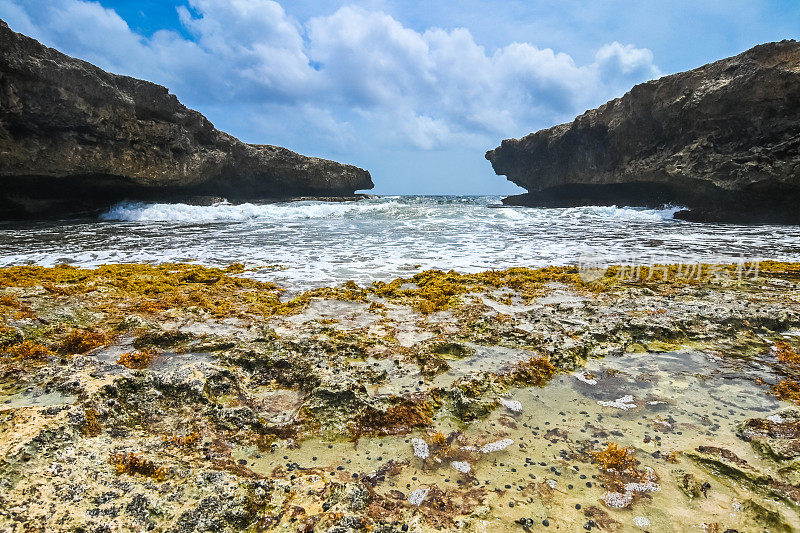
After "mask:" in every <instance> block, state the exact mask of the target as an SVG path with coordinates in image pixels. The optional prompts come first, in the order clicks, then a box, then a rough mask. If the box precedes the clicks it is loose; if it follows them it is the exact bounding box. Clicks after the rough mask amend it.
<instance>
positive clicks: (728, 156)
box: [486, 41, 800, 223]
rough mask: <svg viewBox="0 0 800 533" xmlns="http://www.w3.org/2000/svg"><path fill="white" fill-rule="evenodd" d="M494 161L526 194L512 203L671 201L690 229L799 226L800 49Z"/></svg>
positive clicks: (520, 146) (616, 104) (536, 136)
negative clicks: (697, 223)
mask: <svg viewBox="0 0 800 533" xmlns="http://www.w3.org/2000/svg"><path fill="white" fill-rule="evenodd" d="M486 158H487V159H488V160H489V161H491V163H492V166H493V167H494V170H495V172H496V173H497V174H501V175H506V176H508V179H509V180H511V181H512V182H514V183H516V184H518V185H520V186H522V187H524V188H526V189H527V190H528V191H529V192H528V193H527V194H522V195H518V196H512V197H509V198H506V199H505V200H504V201H505V203H507V204H512V205H530V206H576V205H610V204H617V205H632V206H652V207H655V206H660V205H663V204H674V205H684V206H686V207H688V208H689V209H690V210H689V211H682V212H679V213H678V215H676V216H679V217H682V218H687V219H693V220H709V221H747V222H782V223H800V207H799V206H800V43H797V42H796V41H781V42H777V43H768V44H763V45H760V46H756V47H755V48H752V49H751V50H748V51H747V52H744V53H742V54H740V55H738V56H735V57H731V58H728V59H723V60H721V61H717V62H715V63H711V64H708V65H705V66H703V67H700V68H697V69H695V70H691V71H688V72H682V73H679V74H674V75H671V76H665V77H663V78H661V79H658V80H655V81H650V82H647V83H643V84H640V85H637V86H635V87H634V88H633V89H631V91H630V92H628V93H627V94H625V95H624V96H623V97H622V98H617V99H615V100H611V101H610V102H608V103H606V104H604V105H602V106H600V107H599V108H597V109H593V110H590V111H587V112H586V113H584V114H582V115H581V116H579V117H577V118H576V119H575V120H574V121H573V122H572V123H569V124H562V125H559V126H555V127H552V128H550V129H547V130H542V131H539V132H537V133H533V134H531V135H528V136H526V137H524V138H522V139H507V140H504V141H503V142H502V144H501V146H499V147H498V148H496V149H494V150H491V151H489V152H488V153H487V154H486Z"/></svg>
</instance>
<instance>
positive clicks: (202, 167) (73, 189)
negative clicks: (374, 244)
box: [0, 20, 373, 219]
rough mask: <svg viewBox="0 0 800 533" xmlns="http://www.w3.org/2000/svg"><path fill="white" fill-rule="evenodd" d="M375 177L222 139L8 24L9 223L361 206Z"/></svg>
mask: <svg viewBox="0 0 800 533" xmlns="http://www.w3.org/2000/svg"><path fill="white" fill-rule="evenodd" d="M372 186H373V185H372V179H371V177H370V174H369V172H367V171H366V170H362V169H360V168H357V167H355V166H352V165H344V164H340V163H337V162H334V161H329V160H325V159H319V158H315V157H306V156H303V155H300V154H297V153H294V152H292V151H290V150H287V149H286V148H281V147H278V146H269V145H255V144H246V143H243V142H241V141H239V140H238V139H236V138H234V137H233V136H231V135H228V134H227V133H224V132H221V131H219V130H217V129H216V128H214V126H213V125H212V124H211V122H209V121H208V119H206V118H205V117H204V116H203V115H201V114H200V113H198V112H197V111H194V110H191V109H188V108H186V107H185V106H183V105H182V104H181V103H180V102H179V101H178V99H177V98H176V97H175V96H174V95H172V94H169V91H168V89H167V88H165V87H162V86H160V85H156V84H154V83H150V82H147V81H143V80H138V79H135V78H130V77H127V76H118V75H115V74H111V73H108V72H105V71H103V70H101V69H99V68H97V67H95V66H94V65H91V64H89V63H87V62H85V61H80V60H77V59H73V58H71V57H68V56H66V55H64V54H62V53H60V52H58V51H56V50H53V49H51V48H47V47H45V46H43V45H41V44H40V43H39V42H37V41H35V40H34V39H31V38H29V37H26V36H24V35H21V34H18V33H14V32H13V31H12V30H11V29H9V27H8V25H7V24H6V23H5V22H3V21H2V20H0V191H2V192H0V219H7V218H29V217H42V216H54V215H58V214H64V213H67V214H69V213H82V212H91V211H96V210H98V209H103V208H104V207H107V206H108V205H110V204H111V203H114V202H117V201H120V200H125V199H129V200H171V201H175V200H180V201H189V202H192V203H198V204H201V205H202V204H206V203H208V202H213V201H214V199H215V198H216V197H225V198H228V199H230V200H232V201H236V200H253V199H280V198H290V197H297V196H315V197H323V196H335V197H343V196H351V197H352V196H353V194H354V192H355V191H356V190H359V189H370V188H372Z"/></svg>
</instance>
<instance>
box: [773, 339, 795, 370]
mask: <svg viewBox="0 0 800 533" xmlns="http://www.w3.org/2000/svg"><path fill="white" fill-rule="evenodd" d="M774 351H775V357H776V358H777V359H778V361H780V362H781V363H786V364H788V365H791V366H795V367H800V355H798V354H797V352H796V351H794V349H793V348H792V347H791V346H790V345H789V343H787V342H783V341H777V342H776V343H775V346H774Z"/></svg>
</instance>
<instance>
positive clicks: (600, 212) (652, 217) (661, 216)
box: [563, 205, 685, 222]
mask: <svg viewBox="0 0 800 533" xmlns="http://www.w3.org/2000/svg"><path fill="white" fill-rule="evenodd" d="M682 209H685V208H684V207H679V206H667V207H664V208H662V209H646V208H642V207H617V206H615V205H611V206H586V207H570V208H566V209H564V213H563V216H567V217H570V216H574V217H587V218H598V219H604V220H620V221H624V222H637V221H639V222H648V221H652V222H658V221H662V220H670V219H672V218H673V215H675V213H677V212H678V211H681V210H682Z"/></svg>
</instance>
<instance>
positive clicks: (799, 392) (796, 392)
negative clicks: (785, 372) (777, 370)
mask: <svg viewBox="0 0 800 533" xmlns="http://www.w3.org/2000/svg"><path fill="white" fill-rule="evenodd" d="M772 394H774V395H775V396H777V397H778V398H780V399H781V400H785V401H787V402H792V403H794V404H797V405H800V383H798V382H796V381H794V380H793V379H789V378H786V379H783V380H781V382H780V383H777V384H775V385H773V386H772Z"/></svg>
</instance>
